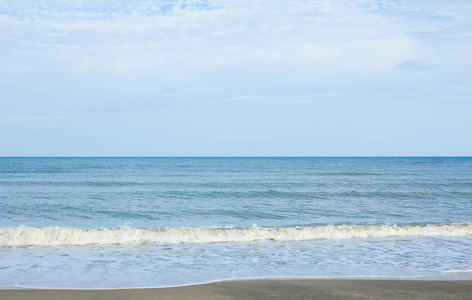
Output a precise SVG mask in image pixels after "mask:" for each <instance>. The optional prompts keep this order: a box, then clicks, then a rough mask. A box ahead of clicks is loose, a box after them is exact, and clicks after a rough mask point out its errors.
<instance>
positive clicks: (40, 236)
mask: <svg viewBox="0 0 472 300" xmlns="http://www.w3.org/2000/svg"><path fill="white" fill-rule="evenodd" d="M471 234H472V223H466V224H427V225H403V226H397V225H365V226H361V225H357V226H350V225H328V226H319V227H282V228H269V227H257V226H256V225H254V226H253V227H198V228H155V229H135V228H130V227H127V226H123V227H120V228H100V229H79V228H70V227H57V226H56V227H43V228H34V227H26V226H20V227H16V228H1V229H0V246H58V245H63V246H65V245H71V246H72V245H89V244H133V243H147V242H149V243H169V244H176V243H223V242H252V241H306V240H318V239H350V238H384V237H401V236H417V237H422V236H465V235H471Z"/></svg>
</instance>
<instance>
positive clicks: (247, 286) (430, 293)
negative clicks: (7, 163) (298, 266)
mask: <svg viewBox="0 0 472 300" xmlns="http://www.w3.org/2000/svg"><path fill="white" fill-rule="evenodd" d="M0 299H4V300H7V299H14V300H20V299H68V300H74V299H428V300H431V299H456V300H458V299H472V281H420V280H309V279H307V280H240V281H222V282H214V283H208V284H199V285H190V286H182V287H171V288H152V289H115V290H54V289H17V290H0Z"/></svg>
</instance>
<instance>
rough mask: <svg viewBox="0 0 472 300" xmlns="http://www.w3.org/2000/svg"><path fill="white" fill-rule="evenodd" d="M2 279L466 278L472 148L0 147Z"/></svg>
mask: <svg viewBox="0 0 472 300" xmlns="http://www.w3.org/2000/svg"><path fill="white" fill-rule="evenodd" d="M0 227H1V228H0V288H1V287H53V288H66V287H68V288H117V287H157V286H173V285H182V284H191V283H200V282H208V281H214V280H221V279H231V278H261V277H334V278H342V277H359V278H365V277H381V278H384V277H395V278H397V277H398V278H405V277H414V278H423V279H429V278H435V279H439V278H441V279H471V278H472V158H445V157H441V158H439V157H438V158H431V157H429V158H417V157H415V158H0Z"/></svg>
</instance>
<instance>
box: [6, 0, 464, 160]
mask: <svg viewBox="0 0 472 300" xmlns="http://www.w3.org/2000/svg"><path fill="white" fill-rule="evenodd" d="M471 78H472V2H471V1H468V0H464V1H461V0H456V1H443V0H440V1H439V0H419V1H389V0H387V1H369V0H353V1H342V0H341V1H335V0H319V1H266V0H247V1H246V0H235V1H223V0H215V1H200V0H188V1H165V0H162V1H119V0H118V1H108V0H102V1H101V0H97V1H91V0H76V1H54V0H51V1H41V0H36V1H28V0H23V1H16V0H2V1H0V107H1V108H0V156H220V155H223V156H253V155H254V156H260V155H262V156H273V155H276V156H277V155H282V156H284V155H293V156H298V155H302V156H345V155H347V156H350V155H354V156H358V155H361V156H363V155H366V156H370V155H472V79H471Z"/></svg>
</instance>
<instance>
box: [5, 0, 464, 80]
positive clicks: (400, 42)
mask: <svg viewBox="0 0 472 300" xmlns="http://www.w3.org/2000/svg"><path fill="white" fill-rule="evenodd" d="M21 3H22V4H19V3H17V2H14V1H6V2H5V3H3V4H2V6H1V7H0V13H1V15H0V26H1V28H2V37H1V38H0V43H1V44H2V49H3V50H0V51H2V53H3V54H4V55H5V54H6V56H7V58H8V60H9V63H10V65H11V64H18V65H21V62H22V61H28V64H29V66H30V67H31V68H32V67H35V68H37V69H41V68H45V65H48V66H49V67H52V68H58V69H63V70H72V71H82V72H87V71H105V72H109V71H110V72H119V73H122V74H127V73H130V74H133V73H136V72H138V73H140V72H149V71H154V70H156V68H157V69H159V68H162V69H163V70H165V71H169V70H172V69H174V68H177V69H178V70H179V71H181V70H185V69H189V68H190V69H191V68H197V69H201V68H208V67H209V68H212V67H218V66H231V65H238V64H254V63H259V64H260V63H262V64H271V63H287V64H300V65H306V64H311V65H315V66H317V65H318V66H322V65H323V64H330V63H333V62H338V61H340V60H341V61H343V60H344V62H341V65H344V66H349V67H357V68H361V70H362V69H363V68H362V66H363V65H364V64H365V63H366V62H369V61H370V62H375V63H374V65H375V66H377V67H379V66H381V65H383V64H384V63H385V62H386V61H392V62H391V63H387V64H386V67H393V66H395V65H397V64H399V63H401V62H402V61H405V60H408V59H409V58H410V59H414V58H415V57H418V55H422V53H421V51H422V49H421V47H422V45H421V43H420V42H418V40H417V39H416V37H415V36H413V35H411V34H409V32H411V31H413V30H414V29H417V30H419V31H420V30H421V31H426V30H447V28H448V25H449V23H450V22H445V21H444V22H439V23H440V24H437V23H438V22H436V21H431V22H424V20H423V21H422V22H419V21H418V20H415V17H417V14H419V13H418V12H415V10H414V9H412V8H411V6H412V5H411V4H410V5H409V6H407V5H403V4H401V3H400V2H398V1H388V2H385V1H381V2H379V1H358V2H356V1H354V2H353V1H316V2H315V1H284V2H274V1H268V0H267V1H265V0H262V1H208V2H207V1H146V2H132V3H130V2H127V1H118V2H113V1H98V3H97V2H92V1H74V2H66V3H65V2H63V1H43V2H36V1H35V2H33V1H31V2H29V1H26V2H25V1H22V2H21ZM430 10H431V13H433V12H434V13H436V10H434V5H433V8H431V9H430ZM403 11H406V12H408V13H412V12H415V14H414V15H413V16H408V15H402V12H403ZM424 14H425V13H421V15H424ZM453 17H454V18H461V19H460V20H456V19H454V20H453V21H451V22H453V23H454V24H456V23H457V22H460V21H463V19H464V18H465V16H463V15H460V16H453ZM418 24H421V25H418ZM425 24H426V25H427V26H426V25H425ZM356 62H358V63H356ZM3 69H5V68H3Z"/></svg>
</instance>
